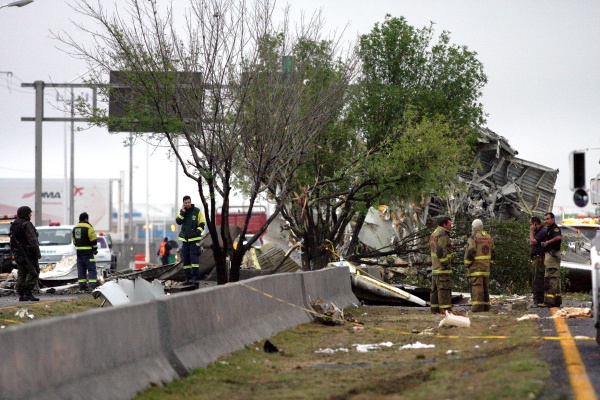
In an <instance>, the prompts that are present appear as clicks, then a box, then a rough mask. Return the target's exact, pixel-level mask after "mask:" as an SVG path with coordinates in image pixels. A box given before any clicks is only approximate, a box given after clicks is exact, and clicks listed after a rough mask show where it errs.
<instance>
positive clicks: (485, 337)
mask: <svg viewBox="0 0 600 400" xmlns="http://www.w3.org/2000/svg"><path fill="white" fill-rule="evenodd" d="M238 284H239V285H240V286H243V287H245V288H248V289H250V290H253V291H255V292H257V293H260V294H262V295H263V296H266V297H269V298H271V299H273V300H276V301H279V302H280V303H284V304H287V305H289V306H290V307H294V308H298V309H301V310H303V311H306V312H308V313H310V314H313V315H315V316H318V317H321V318H329V319H332V320H334V319H333V318H332V317H331V316H329V315H324V314H320V313H318V312H316V311H315V310H309V309H308V308H306V307H304V306H299V305H297V304H294V303H290V302H288V301H285V300H283V299H280V298H278V297H276V296H273V295H272V294H269V293H266V292H263V291H262V290H259V289H257V288H255V287H252V286H249V285H246V284H245V283H241V282H238ZM335 321H336V322H340V323H350V324H352V325H354V326H361V327H363V328H365V329H371V330H375V331H379V332H390V333H395V334H400V335H423V333H421V332H408V331H397V330H392V329H388V328H381V327H377V326H369V325H364V324H361V323H357V322H351V321H346V320H344V319H340V318H338V319H337V320H335ZM429 336H431V337H435V338H443V339H484V340H488V339H497V340H505V339H510V338H511V336H505V335H466V336H461V335H444V334H441V333H435V334H431V335H429ZM531 339H534V340H556V341H561V340H577V341H579V340H581V341H586V340H596V339H595V338H590V337H578V336H576V337H560V336H531Z"/></svg>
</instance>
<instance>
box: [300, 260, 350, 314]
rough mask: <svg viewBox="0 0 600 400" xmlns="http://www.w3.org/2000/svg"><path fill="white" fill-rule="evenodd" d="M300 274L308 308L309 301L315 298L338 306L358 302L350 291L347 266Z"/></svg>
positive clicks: (341, 306)
mask: <svg viewBox="0 0 600 400" xmlns="http://www.w3.org/2000/svg"><path fill="white" fill-rule="evenodd" d="M301 275H302V277H303V280H304V292H305V294H306V297H307V300H306V301H307V303H306V307H308V308H310V301H311V300H316V299H317V298H321V300H323V301H324V302H325V303H333V304H335V305H336V306H338V307H340V308H343V307H346V306H348V305H350V304H352V303H355V304H358V299H357V298H356V296H355V295H354V293H352V282H351V279H350V272H349V270H348V267H332V268H324V269H321V270H319V271H311V272H302V273H301Z"/></svg>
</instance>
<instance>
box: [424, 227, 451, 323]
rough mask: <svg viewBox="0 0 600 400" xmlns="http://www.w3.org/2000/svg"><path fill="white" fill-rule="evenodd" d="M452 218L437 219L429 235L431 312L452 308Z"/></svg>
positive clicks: (442, 311)
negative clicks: (436, 225) (433, 229)
mask: <svg viewBox="0 0 600 400" xmlns="http://www.w3.org/2000/svg"><path fill="white" fill-rule="evenodd" d="M451 229H452V220H451V219H450V218H448V217H443V218H441V219H440V220H439V221H438V227H437V228H436V229H435V231H434V232H433V233H432V234H431V236H430V237H429V248H430V249H431V264H432V267H431V298H430V301H429V303H430V306H431V312H432V313H434V314H437V313H440V312H441V313H444V312H445V311H450V310H451V309H452V279H451V274H452V268H451V263H450V261H451V260H452V254H451V253H452V245H451V243H450V230H451Z"/></svg>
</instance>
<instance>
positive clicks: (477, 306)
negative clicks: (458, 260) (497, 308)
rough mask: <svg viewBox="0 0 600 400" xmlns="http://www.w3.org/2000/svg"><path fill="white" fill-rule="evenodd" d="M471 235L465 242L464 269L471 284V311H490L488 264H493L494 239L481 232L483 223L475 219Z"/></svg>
mask: <svg viewBox="0 0 600 400" xmlns="http://www.w3.org/2000/svg"><path fill="white" fill-rule="evenodd" d="M471 228H472V235H471V237H469V239H468V240H467V248H466V250H465V267H466V268H467V269H468V271H469V273H468V275H467V276H468V277H469V282H470V284H471V305H472V308H471V311H473V312H482V311H489V310H490V289H489V283H490V264H492V263H493V262H494V258H495V256H496V255H495V250H494V239H493V238H492V237H491V236H490V234H489V233H487V232H486V231H484V230H483V222H482V221H481V220H480V219H476V220H474V221H473V223H472V224H471Z"/></svg>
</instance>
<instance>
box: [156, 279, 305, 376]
mask: <svg viewBox="0 0 600 400" xmlns="http://www.w3.org/2000/svg"><path fill="white" fill-rule="evenodd" d="M249 287H251V288H253V289H254V290H253V289H250V288H249ZM158 303H159V307H160V310H161V311H160V315H161V318H163V320H162V323H161V326H162V327H163V335H164V336H163V339H164V341H163V344H164V346H165V352H166V353H167V354H168V357H169V360H170V361H171V362H172V363H173V365H175V368H176V369H177V371H178V372H179V373H181V374H185V373H187V372H189V370H191V369H193V368H197V367H205V366H207V365H208V364H210V363H211V362H213V361H214V360H216V359H217V357H219V356H222V355H224V354H228V353H231V352H233V351H235V350H238V349H240V348H242V347H244V346H245V345H248V344H251V343H254V342H256V341H259V340H263V339H265V338H268V337H271V336H273V335H274V334H276V333H278V332H281V331H283V330H285V329H288V328H291V327H293V326H296V325H298V324H302V323H306V322H310V321H312V317H311V316H310V314H309V313H308V312H307V311H306V310H305V309H304V293H303V291H302V276H301V275H300V274H294V273H290V274H276V275H270V276H264V277H257V278H253V279H249V280H245V281H243V282H238V283H233V284H228V285H225V286H220V287H213V288H207V289H203V290H201V291H196V292H189V293H182V294H180V295H177V296H171V297H169V298H166V299H160V300H158Z"/></svg>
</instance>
